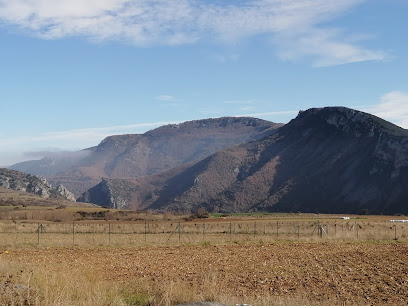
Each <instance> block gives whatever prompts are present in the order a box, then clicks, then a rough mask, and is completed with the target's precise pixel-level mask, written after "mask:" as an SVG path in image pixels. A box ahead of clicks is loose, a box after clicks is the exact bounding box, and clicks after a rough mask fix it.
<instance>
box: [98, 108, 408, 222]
mask: <svg viewBox="0 0 408 306" xmlns="http://www.w3.org/2000/svg"><path fill="white" fill-rule="evenodd" d="M129 184H132V185H133V187H132V188H133V189H134V190H139V191H138V193H137V196H133V197H132V198H131V200H129V201H128V202H127V206H126V207H129V208H135V209H159V210H173V211H183V212H194V211H196V210H197V209H198V208H200V207H205V208H206V209H207V210H208V211H217V212H249V211H268V212H320V213H370V214H408V188H407V186H408V131H407V130H404V129H402V128H400V127H398V126H395V125H393V124H391V123H389V122H387V121H384V120H382V119H380V118H378V117H375V116H373V115H370V114H367V113H364V112H359V111H356V110H352V109H348V108H344V107H327V108H315V109H310V110H307V111H304V112H300V113H299V115H298V116H297V117H296V118H295V119H293V120H292V121H291V122H290V123H288V124H286V125H285V126H283V127H281V128H280V129H279V130H278V131H277V132H276V133H274V134H272V135H269V136H267V137H265V138H263V139H261V140H258V141H253V142H250V143H247V144H243V145H240V146H237V147H232V148H228V149H225V150H223V151H220V152H217V153H215V154H213V155H211V156H209V157H207V158H205V159H203V160H201V161H199V162H196V163H193V164H192V165H191V166H189V167H179V168H173V169H171V170H169V171H166V172H162V173H160V174H158V175H152V176H149V177H144V178H140V179H138V180H134V181H131V182H129ZM129 188H130V187H129ZM94 203H96V202H94Z"/></svg>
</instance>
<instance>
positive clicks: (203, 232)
mask: <svg viewBox="0 0 408 306" xmlns="http://www.w3.org/2000/svg"><path fill="white" fill-rule="evenodd" d="M204 238H205V222H204V223H203V239H204Z"/></svg>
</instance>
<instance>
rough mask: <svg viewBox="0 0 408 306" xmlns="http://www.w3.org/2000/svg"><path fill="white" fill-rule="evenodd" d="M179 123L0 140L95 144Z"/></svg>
mask: <svg viewBox="0 0 408 306" xmlns="http://www.w3.org/2000/svg"><path fill="white" fill-rule="evenodd" d="M175 123H180V121H166V122H150V123H138V124H131V125H119V126H110V127H100V128H86V129H73V130H67V131H59V132H47V133H43V134H39V135H36V136H26V137H13V138H3V139H1V138H0V142H1V143H3V144H4V145H5V146H16V145H22V144H24V145H27V144H30V145H32V144H40V145H41V144H44V145H46V146H48V145H49V144H50V143H56V142H61V143H65V144H66V145H67V146H69V147H72V144H83V143H88V144H89V145H97V144H98V143H99V142H100V141H101V140H102V139H104V138H105V137H107V136H110V135H115V134H135V133H141V132H145V131H146V130H149V129H152V128H156V127H159V126H162V125H166V124H175Z"/></svg>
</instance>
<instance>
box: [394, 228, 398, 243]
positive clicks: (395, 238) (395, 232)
mask: <svg viewBox="0 0 408 306" xmlns="http://www.w3.org/2000/svg"><path fill="white" fill-rule="evenodd" d="M394 240H397V226H396V225H395V224H394Z"/></svg>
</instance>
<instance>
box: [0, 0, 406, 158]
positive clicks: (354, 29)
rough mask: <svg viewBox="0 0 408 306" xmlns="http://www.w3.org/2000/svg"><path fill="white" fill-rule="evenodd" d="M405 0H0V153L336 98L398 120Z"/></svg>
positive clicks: (287, 116)
mask: <svg viewBox="0 0 408 306" xmlns="http://www.w3.org/2000/svg"><path fill="white" fill-rule="evenodd" d="M407 14H408V1H406V0H365V1H364V0H339V1H327V0H256V1H254V0H235V1H233V0H230V1H224V0H210V1H202V0H156V1H150V0H95V1H83V0H58V1H57V0H13V1H10V0H0V111H1V114H2V120H1V126H2V128H1V130H0V145H1V150H0V166H6V165H10V164H12V163H15V162H18V161H22V160H27V159H37V158H40V157H41V156H43V154H44V153H43V152H46V151H60V150H67V151H71V150H78V149H82V148H86V147H90V146H94V145H97V144H98V143H99V142H100V141H101V140H102V139H103V138H104V137H106V136H107V135H112V134H124V133H142V132H145V131H146V130H149V129H152V128H154V127H157V126H159V125H163V124H166V123H171V122H181V121H186V120H193V119H202V118H209V117H221V116H244V115H251V116H255V117H259V118H263V119H266V120H270V121H274V122H284V123H285V122H288V121H289V120H291V119H292V118H294V117H295V116H296V115H297V113H298V111H299V110H305V109H307V108H310V107H322V106H334V105H341V106H347V107H352V108H356V109H360V110H364V111H368V112H371V113H374V114H376V115H378V116H380V117H383V118H384V119H387V120H390V121H392V122H394V123H396V124H398V125H400V126H402V127H404V128H408V78H407V71H408V56H407V54H408V41H407V37H408V35H407V34H408V33H407V32H408V24H407V23H408V19H407V18H406V16H407Z"/></svg>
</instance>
